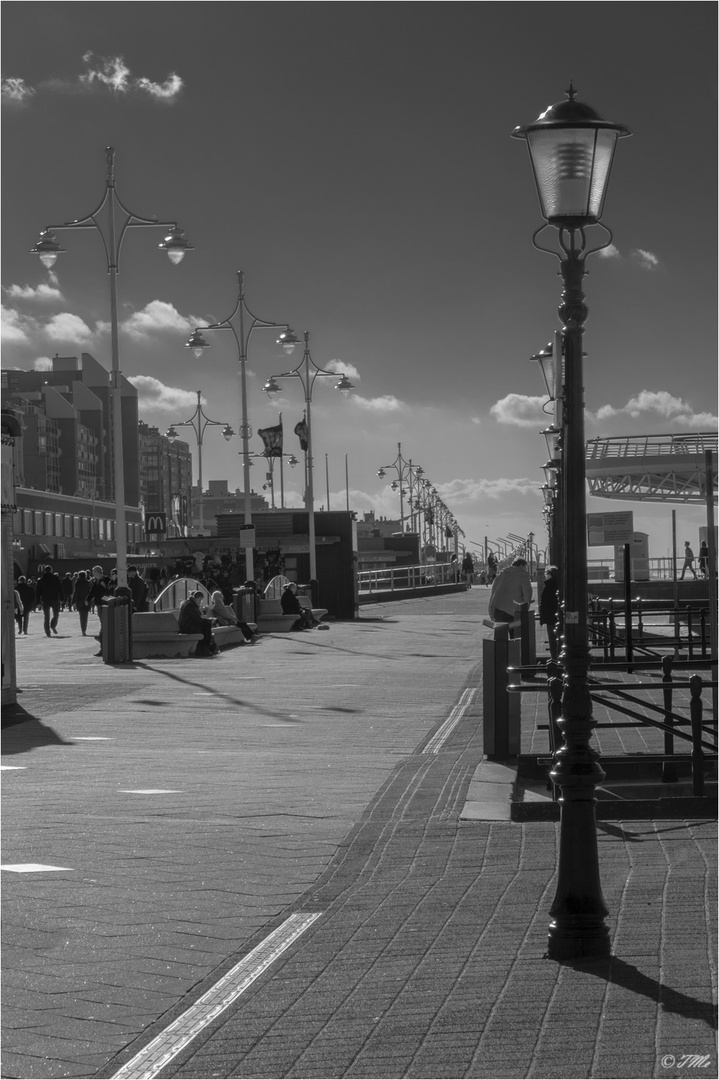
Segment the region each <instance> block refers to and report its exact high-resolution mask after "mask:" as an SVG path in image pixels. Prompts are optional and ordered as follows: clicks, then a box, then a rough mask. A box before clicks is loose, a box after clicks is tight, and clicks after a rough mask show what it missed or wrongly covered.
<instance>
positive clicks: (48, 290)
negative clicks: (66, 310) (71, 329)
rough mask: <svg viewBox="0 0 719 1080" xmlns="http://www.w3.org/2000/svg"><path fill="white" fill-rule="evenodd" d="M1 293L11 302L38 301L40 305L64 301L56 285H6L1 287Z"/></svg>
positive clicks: (43, 283) (44, 283)
mask: <svg viewBox="0 0 719 1080" xmlns="http://www.w3.org/2000/svg"><path fill="white" fill-rule="evenodd" d="M3 292H4V293H7V295H8V296H9V297H11V299H13V300H38V301H40V302H41V303H56V302H59V301H62V300H64V299H65V298H64V296H63V295H62V293H61V292H60V289H59V288H58V286H57V283H56V282H54V283H51V284H50V285H48V284H47V283H46V282H41V283H40V284H39V285H35V286H33V285H7V286H3Z"/></svg>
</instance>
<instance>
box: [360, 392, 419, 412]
mask: <svg viewBox="0 0 719 1080" xmlns="http://www.w3.org/2000/svg"><path fill="white" fill-rule="evenodd" d="M349 400H350V401H352V402H354V404H355V405H358V406H359V408H360V409H366V410H367V411H368V412H380V413H382V412H398V411H399V410H400V409H403V408H404V407H405V406H404V402H402V401H400V400H399V398H396V397H395V396H394V394H383V395H382V397H376V398H364V397H361V396H360V395H359V394H353V395H352V396H351V398H350V399H349Z"/></svg>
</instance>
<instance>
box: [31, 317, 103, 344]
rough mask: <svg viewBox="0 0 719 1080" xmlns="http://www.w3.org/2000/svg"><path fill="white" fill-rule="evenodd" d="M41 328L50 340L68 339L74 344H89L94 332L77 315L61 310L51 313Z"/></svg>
mask: <svg viewBox="0 0 719 1080" xmlns="http://www.w3.org/2000/svg"><path fill="white" fill-rule="evenodd" d="M43 329H44V333H45V334H46V336H47V337H49V338H50V339H51V341H69V342H72V343H73V344H74V345H87V344H89V342H90V341H92V339H93V338H94V337H95V333H96V332H95V331H93V330H91V329H90V327H89V326H88V325H87V323H86V322H83V320H82V319H81V318H80V317H79V315H73V314H72V312H70V311H61V312H60V314H59V315H53V317H52V318H51V319H50V321H49V322H48V323H46V325H45V327H44V328H43Z"/></svg>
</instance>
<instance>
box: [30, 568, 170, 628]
mask: <svg viewBox="0 0 719 1080" xmlns="http://www.w3.org/2000/svg"><path fill="white" fill-rule="evenodd" d="M67 582H69V586H68V584H67ZM117 587H118V586H117V570H116V569H112V570H111V571H110V573H109V575H106V574H105V572H104V570H103V569H102V567H101V566H93V568H92V570H78V571H77V572H76V573H75V574H70V573H68V574H66V575H65V577H64V578H61V577H60V575H59V574H58V573H56V572H55V570H53V568H52V566H50V565H49V564H48V565H46V566H45V567H43V571H42V573H41V574H40V576H39V577H38V578H37V580H36V581H34V582H33V581H32V579H31V580H30V581H28V579H27V578H26V577H25V576H24V575H21V576H20V577H19V578H18V579H17V584H16V586H15V621H16V623H17V632H18V634H25V635H27V634H28V633H29V626H30V615H31V614H32V612H33V611H42V613H43V629H44V631H45V635H46V636H47V637H52V636H53V635H55V636H58V629H57V628H58V623H59V621H60V614H61V612H63V611H76V612H77V614H78V618H79V620H80V633H81V634H82V636H83V637H86V636H87V621H88V618H89V616H90V614H91V612H93V611H95V612H96V613H97V614H98V615H99V614H100V611H101V610H102V607H103V605H105V604H106V603H107V601H108V600H109V599H110V597H112V596H114V595H115V593H116V590H117ZM127 588H128V589H129V592H130V595H131V598H132V605H133V611H147V606H148V599H149V590H148V587H147V584H146V582H145V581H144V580H143V578H142V577H141V575H140V573H139V571H138V568H137V567H136V566H128V568H127Z"/></svg>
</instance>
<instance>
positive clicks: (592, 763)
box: [512, 85, 630, 960]
mask: <svg viewBox="0 0 719 1080" xmlns="http://www.w3.org/2000/svg"><path fill="white" fill-rule="evenodd" d="M567 98H568V100H567V101H563V102H559V103H558V104H556V105H551V106H550V107H549V108H548V109H547V110H546V111H545V112H543V113H542V114H541V116H539V117H538V119H537V120H535V121H534V123H532V124H528V125H526V126H525V127H518V128H515V130H514V132H513V133H512V134H513V136H514V137H515V138H520V139H524V140H526V143H527V146H528V149H529V155H530V160H531V163H532V169H533V171H534V177H535V181H536V184H537V191H538V194H539V201H540V206H541V211H542V216H543V217H544V219H545V224H544V225H542V226H541V228H540V229H538V230H537V231H536V233H535V234H534V238H533V242H534V246H535V247H537V248H538V249H539V250H540V251H548V253H549V254H553V255H555V256H556V257H557V258H558V259H559V263H560V271H561V275H562V281H563V283H564V291H563V293H562V303H561V305H560V307H559V317H560V320H561V323H562V352H563V356H564V399H563V408H562V447H563V470H562V472H563V476H562V478H563V484H564V499H563V502H564V506H565V520H564V545H565V565H564V590H563V591H564V605H565V613H564V647H563V651H562V654H561V661H562V665H563V668H564V679H563V681H564V693H563V700H562V717H561V719H560V720H559V727H560V729H561V732H562V736H563V738H564V745H563V746H562V748H561V749H560V750H559V751H558V752H557V754H556V756H555V763H554V768H553V769H552V773H551V776H552V780H553V782H554V783H555V784H558V785H559V786H560V787H561V790H562V795H561V799H560V808H561V810H560V812H561V818H560V841H559V867H558V881H557V893H556V896H555V899H554V903H553V904H552V907H551V909H550V914H551V916H552V921H551V923H550V926H549V948H548V954H549V956H550V957H551V958H552V959H555V960H569V959H575V958H580V957H600V956H608V955H609V953H610V948H611V946H610V941H609V931H608V929H607V927H606V924H605V921H604V920H605V918H606V915H607V908H606V906H605V903H604V899H603V897H602V890H601V883H600V877H599V852H598V847H597V827H596V797H595V788H596V785H597V784H598V783H601V781H602V780H603V779H604V773H603V771H602V769H601V768H600V765H599V755H598V754H597V753H596V751H595V750H593V749H592V747H591V746H590V739H591V737H592V731H593V729H594V726H595V723H594V720H593V718H592V703H591V698H590V696H589V687H588V670H589V638H588V598H587V539H586V483H585V449H584V387H583V370H582V367H583V352H582V340H583V333H584V322H585V320H586V318H587V307H586V304H585V300H584V292H583V289H582V283H583V279H584V273H585V270H584V264H585V259H586V256H587V255H588V254H590V253H591V251H598V250H600V248H601V247H605V246H607V245H608V243H609V242H610V241H611V233H609V230H608V229H607V230H605V231H606V232H607V233H608V234H609V240H607V243H606V244H603V245H600V246H599V247H597V248H592V249H590V250H588V249H587V243H586V234H585V230H586V229H587V227H588V226H590V225H596V224H598V223H599V220H600V218H601V215H602V208H603V205H604V196H605V192H606V187H607V181H608V180H609V173H610V170H611V165H612V159H613V156H614V150H615V148H616V143H617V140H618V139H620V138H622V137H623V136H625V135H629V134H630V132H629V130H628V129H627V128H626V127H624V126H623V125H621V124H612V123H609V122H608V121H606V120H603V119H602V117H601V116H600V115H599V114H598V113H597V112H595V110H594V109H592V108H591V107H590V106H589V105H585V104H583V103H582V102H580V101H577V100H576V96H575V91H574V88H573V86H571V85H570V87H569V90H568V91H567ZM549 226H553V227H554V228H556V229H557V234H556V236H557V242H558V244H559V248H560V249H561V254H560V253H559V252H557V251H552V250H550V249H547V248H542V247H540V245H539V244H538V243H537V237H538V236H539V234H540V233H541V232H542V231H543V230H544V229H546V228H548V227H549Z"/></svg>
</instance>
